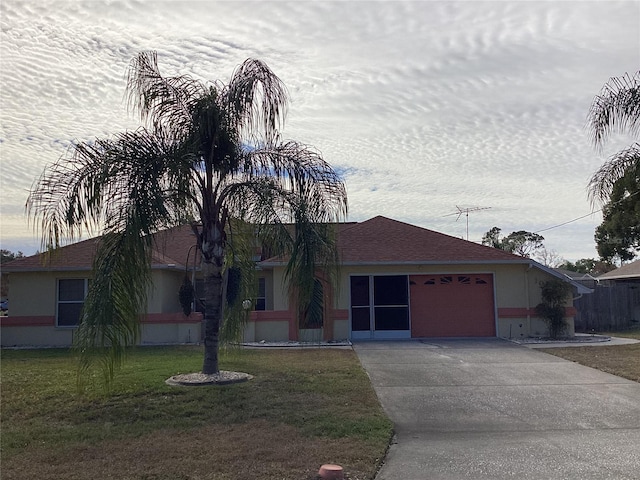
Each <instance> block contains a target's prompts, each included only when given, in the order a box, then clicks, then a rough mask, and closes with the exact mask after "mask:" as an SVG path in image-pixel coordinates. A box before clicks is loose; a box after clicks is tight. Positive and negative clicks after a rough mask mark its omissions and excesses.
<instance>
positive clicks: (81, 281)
mask: <svg viewBox="0 0 640 480" xmlns="http://www.w3.org/2000/svg"><path fill="white" fill-rule="evenodd" d="M88 283H89V282H88V280H87V279H86V278H65V279H59V280H58V305H57V315H56V320H57V325H58V327H75V326H77V325H78V324H79V323H80V315H81V313H82V307H83V306H84V298H85V297H86V296H87V289H88Z"/></svg>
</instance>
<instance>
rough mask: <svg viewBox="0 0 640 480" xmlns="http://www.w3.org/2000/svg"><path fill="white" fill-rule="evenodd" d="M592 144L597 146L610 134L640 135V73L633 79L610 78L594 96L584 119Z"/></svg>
mask: <svg viewBox="0 0 640 480" xmlns="http://www.w3.org/2000/svg"><path fill="white" fill-rule="evenodd" d="M587 123H588V128H589V130H590V132H591V138H592V140H593V143H594V145H595V146H597V147H601V146H602V145H603V144H604V143H605V141H606V140H607V138H608V137H609V135H610V134H611V133H612V132H615V131H618V132H625V131H627V132H629V133H630V134H632V135H634V136H637V135H638V133H640V71H638V72H636V73H635V74H634V75H633V77H631V76H629V74H625V75H623V76H621V77H611V78H610V79H609V81H608V82H607V83H606V84H605V85H604V87H603V88H602V91H601V92H600V94H599V95H597V96H596V97H595V98H594V100H593V103H592V104H591V108H590V110H589V114H588V117H587Z"/></svg>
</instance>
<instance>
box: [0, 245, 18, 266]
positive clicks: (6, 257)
mask: <svg viewBox="0 0 640 480" xmlns="http://www.w3.org/2000/svg"><path fill="white" fill-rule="evenodd" d="M22 257H24V254H23V253H22V252H17V253H14V252H12V251H10V250H5V249H4V248H3V249H2V250H0V265H2V264H4V263H7V262H10V261H12V260H15V259H16V258H22Z"/></svg>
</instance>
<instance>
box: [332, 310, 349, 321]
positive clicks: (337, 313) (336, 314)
mask: <svg viewBox="0 0 640 480" xmlns="http://www.w3.org/2000/svg"><path fill="white" fill-rule="evenodd" d="M333 319H334V320H349V309H340V310H338V309H336V310H333Z"/></svg>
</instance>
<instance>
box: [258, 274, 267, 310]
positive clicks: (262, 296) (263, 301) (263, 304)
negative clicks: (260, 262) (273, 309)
mask: <svg viewBox="0 0 640 480" xmlns="http://www.w3.org/2000/svg"><path fill="white" fill-rule="evenodd" d="M266 309H267V287H266V281H265V279H264V277H261V278H258V295H257V296H256V306H255V310H266Z"/></svg>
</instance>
